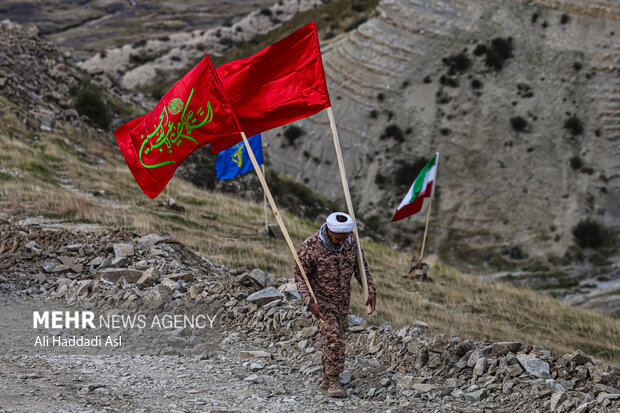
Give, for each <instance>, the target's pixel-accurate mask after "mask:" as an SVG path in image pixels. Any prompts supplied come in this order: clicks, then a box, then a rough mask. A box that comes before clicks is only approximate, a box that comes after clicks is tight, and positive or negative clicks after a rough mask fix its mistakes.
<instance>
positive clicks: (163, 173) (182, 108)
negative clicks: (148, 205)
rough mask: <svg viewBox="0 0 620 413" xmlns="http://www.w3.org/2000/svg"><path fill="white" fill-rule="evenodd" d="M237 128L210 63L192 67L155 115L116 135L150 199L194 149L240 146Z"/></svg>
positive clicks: (163, 186)
mask: <svg viewBox="0 0 620 413" xmlns="http://www.w3.org/2000/svg"><path fill="white" fill-rule="evenodd" d="M240 131H241V130H240V127H239V123H238V121H237V119H236V117H235V115H234V112H233V109H232V107H231V105H230V103H229V102H228V99H227V97H226V92H225V91H224V88H223V86H222V84H221V82H220V79H219V77H218V75H217V72H216V71H215V68H214V67H213V64H212V63H211V60H210V59H209V56H207V55H205V57H204V59H202V60H201V61H200V63H198V64H197V65H196V66H194V67H193V68H192V69H191V70H190V71H189V72H188V73H187V74H186V75H185V76H183V77H182V78H181V79H180V80H179V81H178V82H177V83H175V85H174V86H173V87H172V88H171V89H170V90H169V91H168V92H167V93H166V94H165V95H164V97H163V98H162V99H161V100H160V101H159V103H158V104H157V106H156V107H155V109H154V110H153V111H151V112H150V113H147V114H146V115H143V116H141V117H139V118H136V119H133V120H131V121H129V122H127V123H126V124H124V125H123V126H121V127H120V128H118V129H117V130H115V131H114V135H115V136H116V141H117V142H118V146H119V147H120V149H121V152H122V153H123V156H124V157H125V160H126V161H127V165H128V166H129V169H130V170H131V173H132V174H133V176H134V178H135V179H136V182H137V183H138V185H140V188H141V189H142V190H143V191H144V193H145V194H146V195H147V196H148V197H149V198H155V197H156V196H157V195H159V194H160V193H161V191H163V189H164V188H165V187H166V185H167V184H168V181H170V179H171V178H172V175H174V171H175V170H176V169H177V167H178V166H179V165H180V164H181V163H182V162H183V161H184V160H185V159H186V158H187V157H188V156H189V155H190V154H191V153H192V152H194V151H195V150H196V149H198V148H200V147H202V146H204V145H207V144H209V143H210V144H211V151H212V152H220V151H222V150H224V149H226V148H228V147H230V146H232V145H234V144H236V143H237V142H239V141H240V140H241V133H240Z"/></svg>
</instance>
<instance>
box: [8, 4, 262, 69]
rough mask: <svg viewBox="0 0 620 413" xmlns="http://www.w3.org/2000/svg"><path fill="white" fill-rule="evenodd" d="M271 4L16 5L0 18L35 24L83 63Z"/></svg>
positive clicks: (227, 19)
mask: <svg viewBox="0 0 620 413" xmlns="http://www.w3.org/2000/svg"><path fill="white" fill-rule="evenodd" d="M272 4H273V0H234V1H226V2H209V3H205V2H202V1H193V0H190V1H185V2H183V3H178V2H160V1H151V0H140V1H134V0H130V1H123V2H120V1H118V2H114V1H105V0H103V1H102V0H95V1H90V0H82V1H62V2H58V1H45V0H44V1H37V0H27V1H16V0H6V1H3V2H2V4H0V16H2V19H5V18H6V19H10V20H11V21H13V22H16V23H20V24H25V23H32V24H36V25H37V27H38V28H39V30H40V31H41V33H42V34H43V35H45V36H46V38H48V39H49V40H51V41H53V42H54V43H55V44H56V45H58V46H61V47H63V48H66V49H70V50H72V52H73V53H74V55H75V56H76V57H78V58H79V59H80V60H83V59H86V58H90V57H92V56H93V55H94V54H96V53H98V52H100V51H102V50H105V49H111V48H114V47H116V46H122V45H124V44H130V43H134V42H135V41H136V35H137V34H139V36H140V39H141V40H147V39H157V38H159V39H160V40H163V39H165V38H166V37H167V36H169V35H170V33H173V32H179V31H192V30H205V29H208V28H212V27H214V26H219V25H222V24H224V23H230V22H232V21H235V20H239V19H241V18H242V17H245V15H247V14H248V13H249V12H251V11H253V10H255V9H257V8H259V9H260V8H261V7H267V6H271V5H272Z"/></svg>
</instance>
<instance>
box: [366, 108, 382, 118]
mask: <svg viewBox="0 0 620 413" xmlns="http://www.w3.org/2000/svg"><path fill="white" fill-rule="evenodd" d="M368 116H369V117H370V119H377V117H379V112H378V111H377V110H376V109H373V110H371V111H370V113H368Z"/></svg>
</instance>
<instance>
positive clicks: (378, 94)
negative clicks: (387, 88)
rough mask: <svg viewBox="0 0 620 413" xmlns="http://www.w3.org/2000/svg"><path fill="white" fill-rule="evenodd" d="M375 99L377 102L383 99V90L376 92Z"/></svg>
mask: <svg viewBox="0 0 620 413" xmlns="http://www.w3.org/2000/svg"><path fill="white" fill-rule="evenodd" d="M377 100H378V101H379V102H383V101H384V100H385V95H384V94H383V92H379V93H377Z"/></svg>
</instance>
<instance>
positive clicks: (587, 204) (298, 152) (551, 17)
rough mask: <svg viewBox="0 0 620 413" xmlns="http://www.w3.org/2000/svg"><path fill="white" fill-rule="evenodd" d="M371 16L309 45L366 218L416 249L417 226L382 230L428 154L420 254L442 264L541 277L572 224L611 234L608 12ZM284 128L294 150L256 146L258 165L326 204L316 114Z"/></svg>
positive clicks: (391, 2)
mask: <svg viewBox="0 0 620 413" xmlns="http://www.w3.org/2000/svg"><path fill="white" fill-rule="evenodd" d="M377 12H378V16H377V17H375V18H372V19H370V20H369V21H367V22H366V23H364V24H362V25H361V26H359V27H358V28H357V29H356V30H355V31H353V32H351V33H348V34H346V35H344V36H340V37H338V38H335V39H333V40H331V41H328V42H323V43H322V50H323V53H324V65H325V70H326V74H327V79H328V87H329V89H330V95H331V98H332V103H333V106H334V113H335V118H336V121H337V123H338V129H339V133H340V135H341V143H342V146H343V151H344V158H345V163H346V167H347V173H348V175H349V179H350V184H351V188H352V193H353V196H354V198H355V201H356V204H357V209H358V211H359V214H360V215H361V216H362V217H364V218H365V220H366V221H368V222H372V223H373V225H374V226H376V227H380V228H382V229H384V230H385V231H386V232H387V233H389V234H391V236H392V237H393V238H394V239H395V240H397V241H400V243H401V244H403V243H404V244H413V245H416V246H419V244H420V241H421V240H420V238H421V235H422V230H423V222H424V218H425V217H424V216H423V215H424V214H420V216H419V217H417V218H412V219H409V220H407V221H405V222H399V223H397V224H390V223H389V220H390V219H391V216H392V214H393V211H394V209H395V208H396V206H397V205H398V203H399V202H400V200H401V199H402V197H403V196H404V195H405V193H406V191H407V189H408V187H409V185H410V184H411V182H412V180H413V179H414V177H415V171H416V170H419V168H420V166H421V165H423V164H424V161H425V160H427V159H428V158H430V157H431V156H432V154H433V153H435V152H436V151H439V152H440V154H441V155H440V162H439V165H440V166H439V177H438V182H439V186H438V189H439V193H438V199H437V200H436V202H435V203H434V205H433V207H434V208H436V209H435V211H434V213H433V215H432V223H431V236H430V240H429V242H430V249H431V251H434V252H436V253H438V254H439V255H440V257H441V258H442V259H444V260H447V261H449V262H459V263H461V264H465V263H469V264H471V268H472V269H476V270H477V271H481V270H482V271H490V270H491V269H492V268H495V269H497V268H506V269H511V268H512V269H514V268H515V266H516V267H518V266H519V265H520V264H519V262H523V259H524V258H530V259H537V260H542V261H543V262H544V263H545V265H549V263H550V262H551V263H553V262H556V263H557V262H558V261H559V262H561V261H562V257H564V256H565V254H566V253H567V251H569V248H570V247H571V245H573V244H574V238H573V235H572V233H571V231H572V229H573V228H574V226H575V225H576V224H577V223H579V222H581V221H583V220H586V219H588V218H592V219H595V220H597V221H599V222H601V223H603V225H605V226H609V227H614V228H615V227H617V226H618V223H619V222H620V221H619V219H620V210H618V197H619V195H620V180H619V178H618V165H619V164H620V154H619V153H618V142H619V139H620V130H619V129H618V124H619V123H620V111H619V110H618V108H619V106H618V83H617V73H618V70H619V67H618V65H619V61H620V60H619V53H620V49H619V48H618V41H617V39H618V36H619V35H620V22H619V19H620V6H619V5H618V4H616V3H614V2H607V1H591V2H587V5H585V3H582V2H578V1H564V0H563V1H552V2H551V1H530V2H514V1H495V0H477V1H473V2H472V1H458V0H454V1H445V2H435V1H413V0H383V1H381V3H380V4H379V6H378V9H377ZM297 126H298V127H299V128H301V131H302V134H301V136H300V137H299V138H298V139H294V140H291V139H288V138H287V136H286V134H285V133H282V131H274V132H273V133H270V134H267V138H266V139H267V140H270V141H271V142H274V143H272V145H271V147H270V154H271V156H272V159H273V162H274V165H275V166H276V168H277V169H279V170H281V171H284V172H286V173H287V174H289V175H291V176H292V177H294V178H296V179H299V180H304V181H306V182H308V184H309V185H310V186H312V187H313V188H315V189H316V190H318V191H319V192H321V193H322V194H324V195H326V196H329V197H332V198H336V199H339V198H342V193H341V191H342V189H341V184H340V182H339V179H338V171H337V162H336V158H335V154H334V149H333V144H332V141H331V134H330V130H329V125H328V120H327V116H326V115H325V114H322V113H321V114H318V115H316V116H314V117H313V118H311V119H307V120H304V121H300V122H298V123H297ZM511 248H512V250H514V248H517V249H518V250H519V251H520V252H519V253H515V254H512V253H509V251H511ZM569 255H570V253H569ZM554 260H555V261H554ZM528 262H531V261H528ZM551 265H552V266H553V265H554V264H551ZM485 268H488V269H486V270H485Z"/></svg>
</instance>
